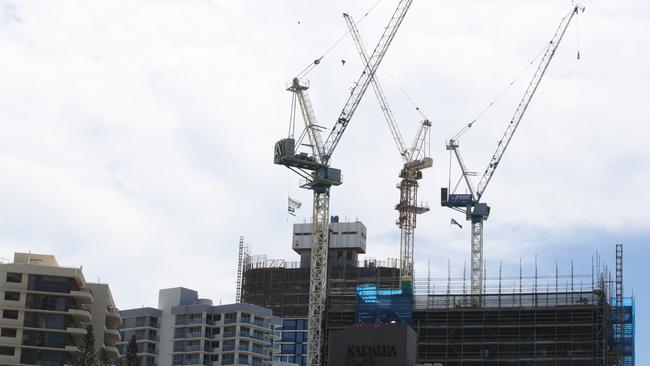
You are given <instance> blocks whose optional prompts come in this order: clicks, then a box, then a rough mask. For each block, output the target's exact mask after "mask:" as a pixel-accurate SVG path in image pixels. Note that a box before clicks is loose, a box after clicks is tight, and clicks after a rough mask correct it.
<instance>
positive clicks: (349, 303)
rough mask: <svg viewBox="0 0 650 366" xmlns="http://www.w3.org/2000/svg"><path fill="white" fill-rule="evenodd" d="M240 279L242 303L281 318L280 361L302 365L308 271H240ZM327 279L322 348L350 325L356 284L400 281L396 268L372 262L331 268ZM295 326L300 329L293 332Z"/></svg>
mask: <svg viewBox="0 0 650 366" xmlns="http://www.w3.org/2000/svg"><path fill="white" fill-rule="evenodd" d="M243 277H244V279H243V289H242V301H243V302H246V303H251V304H256V305H259V306H263V307H267V308H269V309H271V310H272V311H273V314H275V315H277V316H280V317H282V318H284V319H285V321H284V326H283V328H282V340H281V341H280V344H281V354H280V355H281V356H280V357H281V359H282V360H284V361H287V362H295V363H297V364H299V365H305V361H306V354H307V349H306V343H307V341H306V321H307V313H308V309H309V268H255V269H248V270H246V271H244V276H243ZM328 277H329V279H328V299H327V301H328V303H327V314H326V316H325V321H326V327H325V334H324V336H325V347H327V346H326V345H327V339H328V338H327V337H328V334H329V331H331V330H341V329H345V328H346V327H348V326H349V325H351V324H353V323H354V314H355V306H356V288H357V285H359V284H375V285H377V286H378V287H379V288H381V289H391V288H399V278H400V277H399V268H391V267H375V266H374V265H373V264H372V263H368V265H367V266H364V267H356V263H355V266H333V267H330V268H329V270H328ZM294 321H295V324H296V325H294ZM287 322H289V323H288V324H287ZM298 325H300V327H299V328H301V329H295V327H297V326H298Z"/></svg>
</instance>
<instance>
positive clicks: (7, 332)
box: [0, 328, 16, 338]
mask: <svg viewBox="0 0 650 366" xmlns="http://www.w3.org/2000/svg"><path fill="white" fill-rule="evenodd" d="M0 336H2V337H11V338H16V329H15V328H2V330H1V331H0Z"/></svg>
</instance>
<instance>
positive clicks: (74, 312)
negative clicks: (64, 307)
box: [68, 309, 91, 322]
mask: <svg viewBox="0 0 650 366" xmlns="http://www.w3.org/2000/svg"><path fill="white" fill-rule="evenodd" d="M68 314H70V315H71V316H72V317H73V318H74V319H76V320H77V321H80V322H89V321H90V320H91V315H90V312H89V311H88V310H83V309H68Z"/></svg>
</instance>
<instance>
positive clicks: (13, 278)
mask: <svg viewBox="0 0 650 366" xmlns="http://www.w3.org/2000/svg"><path fill="white" fill-rule="evenodd" d="M7 282H13V283H21V282H23V274H22V273H12V272H7Z"/></svg>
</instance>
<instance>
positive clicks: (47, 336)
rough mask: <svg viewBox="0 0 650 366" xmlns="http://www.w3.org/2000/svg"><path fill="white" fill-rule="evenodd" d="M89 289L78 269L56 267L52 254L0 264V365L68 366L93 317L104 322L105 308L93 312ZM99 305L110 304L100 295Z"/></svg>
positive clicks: (16, 257)
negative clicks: (66, 365)
mask: <svg viewBox="0 0 650 366" xmlns="http://www.w3.org/2000/svg"><path fill="white" fill-rule="evenodd" d="M91 286H92V285H90V284H87V283H86V281H85V279H84V276H83V273H82V271H81V269H80V268H69V267H60V266H59V265H58V263H57V261H56V258H54V256H51V255H42V254H31V253H16V254H15V255H14V261H13V263H3V264H0V310H1V313H2V314H0V329H1V331H0V364H3V365H11V364H14V365H18V364H39V365H63V364H67V363H70V360H71V357H72V354H73V353H74V352H75V351H77V347H76V345H77V344H78V343H79V341H80V340H81V338H82V337H83V336H84V335H85V334H86V326H87V325H88V324H91V323H92V321H93V317H94V318H96V319H98V321H100V322H101V321H104V322H105V321H106V306H105V305H104V306H100V307H99V308H95V309H94V311H93V304H94V301H95V296H93V293H92V291H91ZM106 289H108V286H106ZM108 293H109V294H110V291H108ZM98 301H99V302H100V303H102V304H105V303H106V301H108V300H107V298H102V295H100V294H99V293H98ZM110 302H112V299H110ZM102 319H103V320H102ZM101 329H102V332H103V331H104V327H102V328H101ZM103 335H104V334H103V333H102V336H103ZM103 342H104V339H102V340H101V343H96V345H95V346H96V348H97V349H99V348H100V347H102V346H104V343H103ZM114 351H115V352H113V354H112V355H113V356H117V354H116V350H114Z"/></svg>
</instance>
